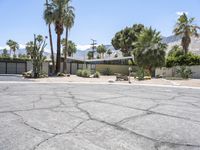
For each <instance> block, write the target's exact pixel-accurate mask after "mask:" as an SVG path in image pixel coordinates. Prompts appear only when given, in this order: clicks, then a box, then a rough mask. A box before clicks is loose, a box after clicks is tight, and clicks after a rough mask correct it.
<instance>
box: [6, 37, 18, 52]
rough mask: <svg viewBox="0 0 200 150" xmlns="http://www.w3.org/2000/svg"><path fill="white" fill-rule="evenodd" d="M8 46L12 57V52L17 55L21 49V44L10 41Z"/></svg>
mask: <svg viewBox="0 0 200 150" xmlns="http://www.w3.org/2000/svg"><path fill="white" fill-rule="evenodd" d="M6 44H7V45H8V46H9V47H10V55H11V51H13V52H14V55H15V52H16V50H18V49H19V44H18V43H17V42H15V41H13V40H8V41H7V43H6Z"/></svg>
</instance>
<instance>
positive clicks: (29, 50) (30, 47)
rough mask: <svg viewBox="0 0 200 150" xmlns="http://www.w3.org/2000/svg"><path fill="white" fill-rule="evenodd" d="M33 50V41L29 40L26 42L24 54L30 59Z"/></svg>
mask: <svg viewBox="0 0 200 150" xmlns="http://www.w3.org/2000/svg"><path fill="white" fill-rule="evenodd" d="M33 50H34V42H33V41H30V42H28V43H26V54H27V56H28V57H31V59H32V58H33V56H32V54H33Z"/></svg>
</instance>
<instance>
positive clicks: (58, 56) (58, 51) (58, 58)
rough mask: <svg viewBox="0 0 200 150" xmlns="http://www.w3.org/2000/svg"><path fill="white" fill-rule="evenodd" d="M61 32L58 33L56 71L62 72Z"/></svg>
mask: <svg viewBox="0 0 200 150" xmlns="http://www.w3.org/2000/svg"><path fill="white" fill-rule="evenodd" d="M60 39H61V35H60V33H57V58H56V73H58V72H60V61H61V58H60Z"/></svg>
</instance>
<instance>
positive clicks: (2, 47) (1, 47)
mask: <svg viewBox="0 0 200 150" xmlns="http://www.w3.org/2000/svg"><path fill="white" fill-rule="evenodd" d="M5 48H6V49H7V50H9V49H10V48H9V47H8V46H0V49H5Z"/></svg>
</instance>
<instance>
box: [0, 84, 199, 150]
mask: <svg viewBox="0 0 200 150" xmlns="http://www.w3.org/2000/svg"><path fill="white" fill-rule="evenodd" d="M199 139H200V90H198V89H189V88H169V87H153V86H152V87H150V86H134V85H133V86H125V85H109V84H107V85H96V84H67V83H66V84H53V83H52V84H51V83H46V84H43V83H26V84H23V83H18V84H14V83H13V84H12V83H4V84H0V150H200V140H199Z"/></svg>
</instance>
